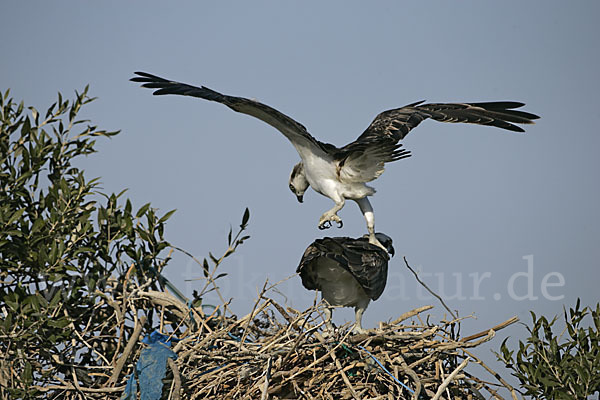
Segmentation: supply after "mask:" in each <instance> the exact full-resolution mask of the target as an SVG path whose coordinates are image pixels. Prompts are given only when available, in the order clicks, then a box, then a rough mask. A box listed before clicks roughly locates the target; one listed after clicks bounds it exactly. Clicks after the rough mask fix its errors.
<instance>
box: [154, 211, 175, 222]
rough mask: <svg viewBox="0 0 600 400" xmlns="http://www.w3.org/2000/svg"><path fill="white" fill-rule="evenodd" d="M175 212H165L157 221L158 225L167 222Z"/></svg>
mask: <svg viewBox="0 0 600 400" xmlns="http://www.w3.org/2000/svg"><path fill="white" fill-rule="evenodd" d="M175 211H177V210H171V211H169V212H167V213H166V214H165V215H163V216H162V217H161V218H160V219H159V220H158V223H159V224H161V223H163V222H165V221H166V220H168V219H169V218H171V215H173V214H174V213H175Z"/></svg>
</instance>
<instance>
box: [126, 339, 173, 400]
mask: <svg viewBox="0 0 600 400" xmlns="http://www.w3.org/2000/svg"><path fill="white" fill-rule="evenodd" d="M176 340H177V339H175V338H171V339H170V340H169V336H167V335H163V334H162V333H160V332H158V331H154V332H152V333H151V334H150V335H148V336H146V337H145V338H144V340H143V341H142V342H143V343H145V344H147V345H148V346H147V347H146V348H145V349H143V350H142V352H141V354H140V359H139V360H138V362H137V364H136V366H135V372H134V373H133V374H131V375H130V376H129V379H128V380H127V385H126V386H125V391H124V392H123V396H121V400H135V399H136V396H137V393H138V390H139V393H140V398H141V399H142V400H159V399H160V396H161V394H162V389H163V382H162V380H163V379H164V377H165V373H166V372H167V359H168V358H173V359H176V358H177V354H175V353H174V352H173V350H171V342H172V341H176ZM138 380H139V385H138V383H137V382H138Z"/></svg>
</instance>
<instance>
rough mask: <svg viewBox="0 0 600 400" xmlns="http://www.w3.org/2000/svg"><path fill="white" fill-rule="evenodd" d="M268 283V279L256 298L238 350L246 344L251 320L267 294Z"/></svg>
mask: <svg viewBox="0 0 600 400" xmlns="http://www.w3.org/2000/svg"><path fill="white" fill-rule="evenodd" d="M267 283H269V280H268V279H267V280H266V281H265V284H264V285H263V288H262V290H261V291H260V293H259V294H258V298H257V299H256V302H255V303H254V307H252V311H251V312H250V314H249V318H248V322H247V323H246V326H245V327H244V333H242V339H241V340H240V345H239V348H238V351H239V350H241V349H242V346H243V345H244V341H245V340H246V336H247V335H248V327H249V326H250V322H252V318H254V311H255V310H256V307H257V306H258V303H260V300H261V299H262V298H263V295H264V294H265V291H266V288H267Z"/></svg>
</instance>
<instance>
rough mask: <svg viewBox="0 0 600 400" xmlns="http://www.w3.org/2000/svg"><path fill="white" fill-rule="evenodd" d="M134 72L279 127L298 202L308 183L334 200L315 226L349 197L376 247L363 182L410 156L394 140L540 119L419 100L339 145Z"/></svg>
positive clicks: (261, 109)
mask: <svg viewBox="0 0 600 400" xmlns="http://www.w3.org/2000/svg"><path fill="white" fill-rule="evenodd" d="M135 74H136V75H137V76H136V77H134V78H131V80H132V81H134V82H141V83H143V84H142V86H143V87H147V88H150V89H158V90H156V91H154V94H155V95H164V94H178V95H183V96H193V97H199V98H202V99H205V100H210V101H215V102H218V103H222V104H225V105H226V106H227V107H229V108H231V109H232V110H234V111H237V112H240V113H244V114H248V115H251V116H253V117H255V118H258V119H260V120H261V121H264V122H266V123H267V124H269V125H271V126H273V127H274V128H276V129H277V130H279V131H280V132H281V133H283V135H284V136H285V137H286V138H288V140H289V141H290V142H291V143H292V145H293V146H294V147H295V148H296V151H298V154H299V155H300V158H301V160H302V161H300V162H299V163H298V164H296V165H295V166H294V168H293V169H292V173H291V175H290V178H289V188H290V190H291V191H292V192H293V193H294V194H295V195H296V197H297V199H298V201H299V202H300V203H302V199H303V196H304V192H305V191H306V190H307V189H308V187H309V186H310V187H312V188H313V189H314V190H316V191H317V192H319V193H321V194H322V195H324V196H327V197H329V198H330V199H331V200H333V201H334V203H335V205H334V207H333V208H332V209H331V210H328V211H327V212H325V213H324V214H323V215H322V216H321V218H320V219H319V225H318V226H319V228H320V229H326V228H329V227H331V222H332V221H333V222H337V223H338V225H339V227H340V228H341V227H342V220H341V219H340V217H339V216H338V215H337V213H338V211H340V210H341V209H342V208H343V207H344V204H345V201H346V200H354V201H355V202H356V203H357V204H358V206H359V208H360V210H361V212H362V214H363V216H364V218H365V220H366V222H367V230H368V232H369V242H370V243H372V244H377V245H379V246H381V244H380V243H378V241H377V238H376V237H375V217H374V215H373V208H372V207H371V203H370V202H369V199H368V197H367V196H371V195H373V194H374V193H375V189H374V188H372V187H370V186H367V185H366V182H369V181H372V180H374V179H376V178H377V177H378V176H379V175H381V174H382V173H383V171H384V164H385V163H388V162H392V161H396V160H400V159H402V158H406V157H409V156H410V152H409V151H407V150H405V149H403V148H402V145H401V144H398V142H399V141H400V140H402V139H404V137H405V136H406V135H407V134H408V132H410V130H411V129H413V128H414V127H416V126H417V125H419V123H421V121H423V120H425V119H427V118H431V119H433V120H436V121H440V122H464V123H470V124H479V125H490V126H495V127H498V128H502V129H507V130H510V131H514V132H524V130H523V129H522V128H520V127H518V126H516V125H514V124H531V123H533V120H534V119H537V118H539V117H538V116H537V115H534V114H531V113H527V112H524V111H519V110H515V109H516V108H519V107H522V106H523V105H524V104H523V103H518V102H513V101H495V102H487V103H449V104H443V103H440V104H437V103H436V104H422V103H423V102H422V101H419V102H416V103H412V104H409V105H406V106H404V107H401V108H396V109H392V110H388V111H384V112H382V113H381V114H379V115H377V116H376V117H375V119H374V120H373V122H371V125H369V126H368V127H367V129H366V130H365V131H364V132H363V133H362V134H361V135H360V136H359V137H358V139H356V140H355V141H353V142H351V143H349V144H347V145H346V146H344V147H341V148H338V147H336V146H334V145H332V144H329V143H323V142H320V141H318V140H317V139H315V138H314V137H312V136H311V135H310V134H309V133H308V131H307V130H306V128H305V127H304V126H303V125H301V124H300V123H298V122H296V121H294V120H293V119H291V118H290V117H288V116H287V115H285V114H283V113H281V112H279V111H277V110H275V109H274V108H272V107H269V106H267V105H265V104H262V103H259V102H258V101H255V100H250V99H245V98H242V97H234V96H227V95H224V94H221V93H218V92H216V91H214V90H212V89H209V88H207V87H205V86H200V87H196V86H191V85H187V84H185V83H180V82H175V81H170V80H168V79H163V78H160V77H158V76H156V75H151V74H148V73H146V72H136V73H135ZM381 247H382V248H384V246H381Z"/></svg>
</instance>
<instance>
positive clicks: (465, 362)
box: [431, 358, 469, 400]
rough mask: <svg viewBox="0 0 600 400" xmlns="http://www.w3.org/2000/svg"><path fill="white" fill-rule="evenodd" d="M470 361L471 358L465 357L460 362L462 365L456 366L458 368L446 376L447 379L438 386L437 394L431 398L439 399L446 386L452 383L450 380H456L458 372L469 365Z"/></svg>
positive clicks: (433, 399)
mask: <svg viewBox="0 0 600 400" xmlns="http://www.w3.org/2000/svg"><path fill="white" fill-rule="evenodd" d="M468 363H469V359H468V358H465V359H464V360H463V362H462V363H460V365H459V366H458V367H456V369H455V370H454V371H452V373H451V374H450V375H448V376H447V377H446V379H444V381H443V382H442V384H441V385H440V387H438V390H437V392H436V393H435V396H433V398H432V399H431V400H438V399H439V398H440V397H441V395H442V393H444V390H446V387H448V385H449V384H450V382H452V380H454V378H455V377H456V375H458V373H459V372H460V371H461V370H462V369H463V368H464V367H466V366H467V364H468Z"/></svg>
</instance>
